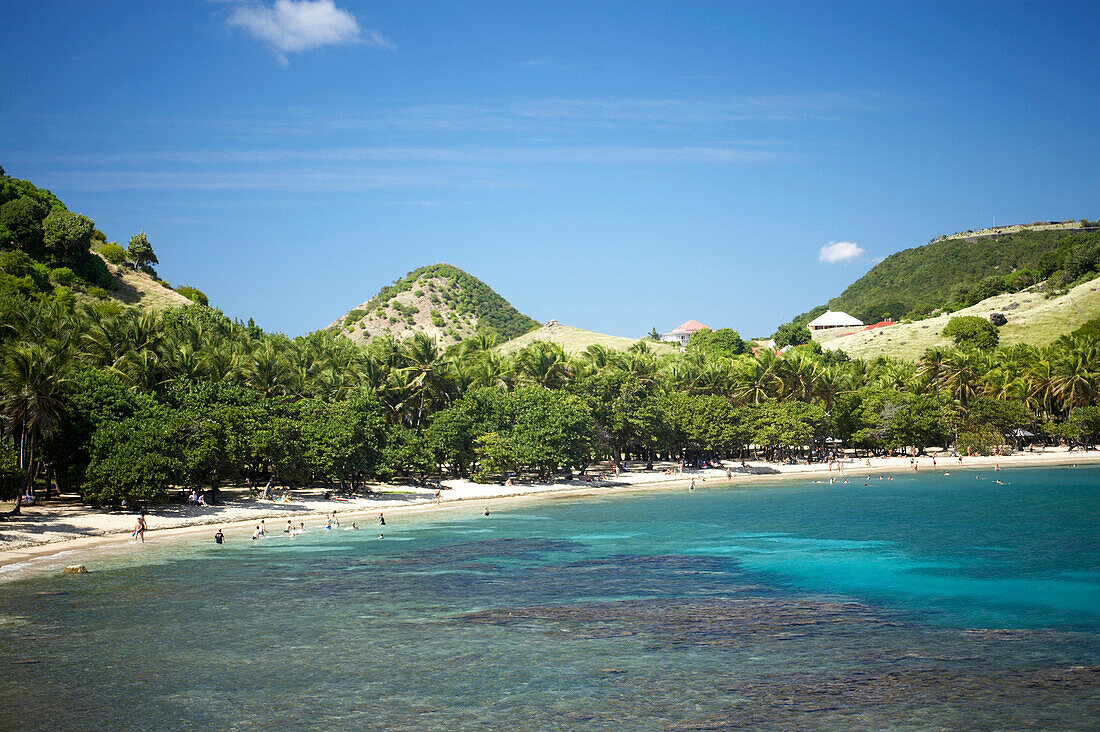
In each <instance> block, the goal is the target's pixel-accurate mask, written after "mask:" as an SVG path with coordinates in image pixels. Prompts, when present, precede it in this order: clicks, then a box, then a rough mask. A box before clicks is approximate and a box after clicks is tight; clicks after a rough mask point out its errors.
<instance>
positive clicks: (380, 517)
mask: <svg viewBox="0 0 1100 732" xmlns="http://www.w3.org/2000/svg"><path fill="white" fill-rule="evenodd" d="M378 525H379V526H385V525H386V518H385V516H383V515H382V513H381V512H379V513H378Z"/></svg>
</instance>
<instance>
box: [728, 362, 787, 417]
mask: <svg viewBox="0 0 1100 732" xmlns="http://www.w3.org/2000/svg"><path fill="white" fill-rule="evenodd" d="M775 365H776V359H775V354H774V353H772V352H771V350H770V349H766V350H764V351H761V352H760V355H759V356H754V357H753V358H746V359H743V360H741V361H739V362H738V363H737V368H736V371H735V372H734V375H733V394H734V397H735V398H736V399H737V401H739V402H741V403H742V404H747V403H750V402H751V403H752V404H760V403H761V402H765V401H767V400H768V399H769V398H770V397H771V396H773V395H774V394H775V393H776V391H777V390H778V389H779V388H780V387H781V386H782V383H783V382H782V380H781V379H780V378H779V376H778V375H777V374H776V373H775Z"/></svg>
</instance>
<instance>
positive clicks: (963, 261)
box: [799, 222, 1100, 323]
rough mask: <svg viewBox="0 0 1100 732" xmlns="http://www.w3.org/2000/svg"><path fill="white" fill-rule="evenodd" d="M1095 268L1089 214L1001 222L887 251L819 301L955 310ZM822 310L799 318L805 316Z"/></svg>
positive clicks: (876, 309) (844, 306) (879, 310)
mask: <svg viewBox="0 0 1100 732" xmlns="http://www.w3.org/2000/svg"><path fill="white" fill-rule="evenodd" d="M1053 226H1058V227H1060V228H1050V227H1053ZM1040 227H1041V228H1040ZM1098 268H1100V226H1098V225H1097V224H1096V223H1095V222H1094V223H1091V224H1088V223H1085V222H1080V223H1072V222H1065V223H1062V224H1057V225H1054V224H1045V225H1036V227H1034V228H1021V227H1019V226H1014V227H1002V228H1001V229H990V230H986V231H983V232H981V233H977V234H972V233H969V232H968V233H963V234H956V235H954V236H952V237H939V238H938V239H936V240H934V241H932V242H931V243H929V244H926V245H924V246H920V247H914V248H912V249H905V250H903V251H900V252H897V253H896V254H891V255H890V256H889V257H887V258H886V259H884V260H883V261H881V262H879V263H878V264H877V265H875V266H874V267H872V268H871V270H870V271H869V272H868V273H867V274H865V275H864V276H863V277H861V278H859V279H858V280H856V281H855V282H853V283H852V284H851V285H850V286H849V287H848V289H846V290H845V291H844V292H843V293H841V294H840V296H839V297H835V298H833V299H832V300H830V301H829V302H828V303H827V304H826V306H827V307H828V309H830V310H842V311H844V312H846V313H849V314H851V315H854V316H855V317H857V318H859V319H860V320H862V321H863V322H865V323H871V322H877V321H879V320H883V319H885V318H887V317H890V318H893V319H895V320H898V319H901V318H905V317H919V316H924V315H928V314H931V313H933V312H934V311H936V310H958V309H959V308H962V307H966V306H970V305H974V304H977V303H978V302H980V301H981V300H984V299H986V298H988V297H992V296H993V295H997V294H1000V293H1002V292H1016V291H1020V290H1023V289H1026V288H1027V287H1030V286H1031V285H1033V284H1035V283H1037V282H1040V281H1043V280H1049V282H1050V286H1051V287H1052V288H1054V289H1057V290H1061V289H1064V288H1065V287H1068V286H1070V285H1072V284H1074V283H1076V282H1079V281H1081V280H1082V278H1086V277H1087V276H1088V275H1090V274H1092V273H1093V272H1096V271H1097V269H1098ZM823 311H824V308H819V309H816V310H814V311H811V312H810V313H806V314H804V315H803V316H800V318H799V319H801V320H802V322H806V321H809V320H810V319H812V318H813V317H816V315H817V314H818V313H820V312H823Z"/></svg>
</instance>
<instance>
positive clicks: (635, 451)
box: [0, 293, 1100, 504]
mask: <svg viewBox="0 0 1100 732" xmlns="http://www.w3.org/2000/svg"><path fill="white" fill-rule="evenodd" d="M0 323H2V327H0V414H2V417H3V426H4V437H5V439H4V441H3V443H2V444H3V447H2V449H0V490H4V491H6V492H7V494H8V497H10V495H11V494H12V492H13V490H14V489H15V488H16V487H17V486H18V485H20V484H21V481H26V480H28V479H34V480H36V481H37V485H38V486H39V487H40V488H43V489H46V490H52V489H54V488H55V487H56V488H59V489H63V490H67V491H79V492H80V493H81V494H82V495H83V497H84V499H85V500H87V501H88V502H91V503H96V504H111V503H117V502H118V501H120V500H122V499H129V500H135V499H148V500H163V499H165V498H166V497H167V496H168V494H169V491H170V490H172V489H173V487H178V486H183V487H203V488H216V487H217V486H218V485H220V484H223V483H224V482H226V481H246V480H247V481H251V482H252V483H253V484H257V485H259V484H263V483H265V482H266V481H268V480H272V481H274V482H275V483H277V484H281V485H289V486H299V485H304V484H307V483H311V482H321V483H327V484H331V485H332V486H334V487H336V486H343V487H344V488H345V489H350V488H352V487H354V486H355V485H357V484H360V483H361V482H362V481H365V480H367V479H368V478H383V479H386V478H392V477H394V476H409V477H412V478H414V479H419V478H424V477H427V476H438V475H445V474H446V475H459V476H474V477H476V478H481V479H485V478H490V477H494V478H499V477H500V476H502V475H505V474H508V473H527V474H533V475H538V476H541V477H544V478H549V477H551V476H553V475H555V474H557V473H560V472H561V471H566V470H577V469H582V468H586V467H588V466H590V465H591V464H592V463H593V462H595V461H605V460H617V461H618V460H623V459H627V458H631V457H633V458H638V459H645V460H649V461H652V460H654V459H656V458H657V457H667V458H684V459H688V460H691V459H695V458H704V457H736V456H744V455H748V454H749V451H750V450H752V451H755V452H756V453H757V455H758V456H762V457H767V458H769V459H773V460H776V459H786V458H790V457H791V456H794V455H796V454H801V452H802V450H803V448H804V447H805V446H809V445H817V446H819V447H823V446H824V445H825V440H826V439H827V438H830V439H831V440H842V441H843V442H844V444H845V445H847V446H849V447H854V448H858V449H862V450H867V451H871V452H882V451H884V450H890V449H906V448H909V449H917V450H920V449H923V448H925V447H928V446H931V445H946V444H952V443H953V444H955V445H957V446H958V447H959V448H960V449H962V450H978V451H988V450H989V449H991V448H992V447H993V446H995V445H1000V444H1002V443H1004V442H1006V438H1005V437H1004V435H1005V434H1006V433H1007V432H1009V431H1011V430H1014V429H1017V428H1022V429H1026V430H1029V431H1032V432H1035V433H1037V434H1039V435H1042V436H1044V437H1046V438H1047V439H1051V440H1059V439H1066V440H1091V439H1093V437H1094V436H1095V434H1096V433H1097V430H1098V428H1100V410H1098V409H1097V407H1096V403H1097V389H1098V386H1100V341H1098V340H1097V338H1096V335H1095V331H1096V329H1095V328H1094V327H1093V328H1091V329H1090V328H1085V329H1082V331H1081V332H1080V333H1079V334H1076V335H1074V336H1072V337H1066V338H1064V339H1062V340H1061V341H1059V342H1058V343H1056V344H1054V345H1052V346H1051V347H1049V348H1031V347H1027V346H1014V347H1011V348H1001V349H985V350H981V349H970V348H964V349H957V350H933V351H929V352H928V353H926V354H925V355H924V357H922V358H921V359H920V361H919V362H917V363H908V362H904V361H895V360H892V359H887V358H880V359H877V360H875V361H860V360H843V359H842V358H837V355H836V354H833V353H830V352H825V353H821V352H820V349H819V348H818V347H817V346H816V344H812V343H811V344H807V345H805V346H799V347H795V348H791V349H789V350H788V351H787V352H785V353H784V354H782V355H779V356H777V355H775V354H774V353H773V352H771V351H770V350H764V351H762V352H760V353H758V354H757V355H755V356H754V355H751V354H746V353H727V352H726V351H728V350H729V349H730V348H731V347H734V346H733V345H731V344H735V342H734V341H733V340H732V339H730V338H728V337H727V338H723V339H720V344H718V345H716V344H715V343H713V342H711V343H709V344H707V345H708V348H703V347H699V348H694V349H688V351H687V352H686V353H684V354H676V355H663V356H658V355H656V354H654V353H653V352H651V351H650V350H649V348H648V347H647V346H646V345H645V343H644V342H641V343H639V344H638V345H636V346H635V347H634V348H633V349H632V350H630V351H628V352H619V351H612V350H608V349H606V348H602V347H600V346H593V347H590V348H589V349H588V350H586V351H584V352H583V353H579V354H575V355H567V354H566V353H564V352H563V351H562V350H561V348H559V347H558V346H555V345H553V344H548V343H542V342H538V343H534V344H532V345H530V346H528V347H527V348H524V349H522V350H520V351H517V352H516V353H514V354H511V355H508V356H504V355H501V354H500V353H498V352H497V351H496V350H494V346H495V345H496V339H495V337H493V336H492V335H489V334H483V335H482V336H480V337H478V338H474V339H468V340H467V341H465V342H464V343H461V344H458V345H456V346H453V347H452V348H450V349H448V350H447V351H445V352H442V351H440V349H439V348H438V347H437V346H436V344H435V343H434V342H433V341H432V340H430V339H428V338H427V337H425V336H423V335H418V336H416V337H414V338H411V339H409V340H407V341H404V342H395V341H393V340H391V339H385V338H380V339H375V340H373V341H372V342H371V343H370V344H369V345H367V346H366V347H361V346H356V345H354V344H352V343H351V342H350V341H348V340H346V339H342V338H339V337H337V336H334V335H332V334H329V333H325V332H318V333H314V334H311V335H308V336H303V337H300V338H294V339H290V338H287V337H285V336H281V335H277V334H269V333H264V332H262V331H261V330H260V329H258V328H256V327H255V326H251V325H245V324H243V323H239V322H233V321H230V320H229V319H227V318H225V317H224V316H222V315H221V314H220V313H218V312H217V311H215V310H212V309H210V308H207V307H202V306H199V305H193V306H188V307H185V308H177V309H173V310H168V311H165V312H162V313H154V312H150V311H139V310H125V311H121V312H113V311H110V310H108V311H107V312H101V310H99V309H97V307H96V306H77V307H74V308H71V309H67V308H65V307H63V306H62V305H59V304H58V303H55V302H53V301H49V300H47V301H36V300H32V299H29V298H25V297H22V296H19V295H17V294H11V293H9V294H8V296H6V297H4V298H2V299H0ZM704 340H705V339H704Z"/></svg>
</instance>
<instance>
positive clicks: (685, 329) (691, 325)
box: [665, 320, 709, 335]
mask: <svg viewBox="0 0 1100 732" xmlns="http://www.w3.org/2000/svg"><path fill="white" fill-rule="evenodd" d="M704 329H706V330H709V328H707V326H705V325H703V324H702V323H700V322H699V321H698V320H689V321H688V322H686V323H682V324H680V325H678V326H676V327H675V328H673V329H672V330H670V331H669V332H668V333H666V334H665V335H672V334H673V333H694V332H695V331H697V330H704Z"/></svg>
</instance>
